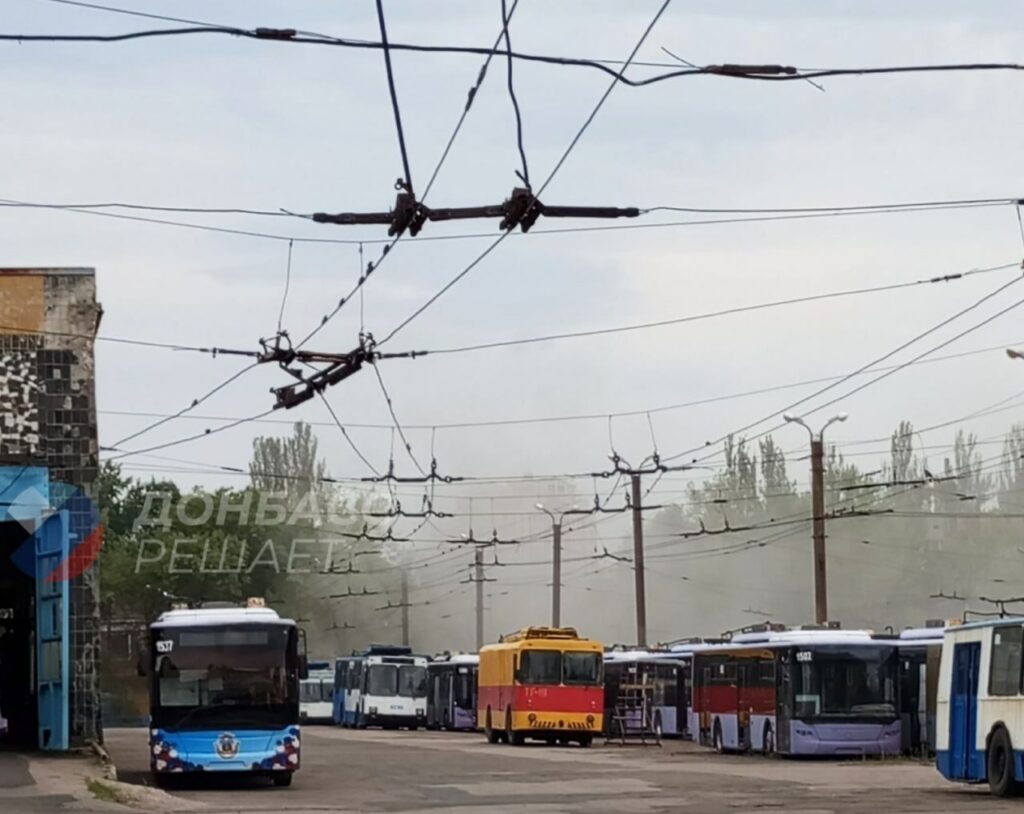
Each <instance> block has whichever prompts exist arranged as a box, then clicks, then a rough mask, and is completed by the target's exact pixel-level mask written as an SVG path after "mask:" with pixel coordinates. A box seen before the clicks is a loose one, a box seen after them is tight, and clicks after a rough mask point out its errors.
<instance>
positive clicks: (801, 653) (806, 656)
mask: <svg viewBox="0 0 1024 814" xmlns="http://www.w3.org/2000/svg"><path fill="white" fill-rule="evenodd" d="M811 658H812V656H811V651H810V650H797V651H796V660H797V661H799V662H808V661H810V660H811Z"/></svg>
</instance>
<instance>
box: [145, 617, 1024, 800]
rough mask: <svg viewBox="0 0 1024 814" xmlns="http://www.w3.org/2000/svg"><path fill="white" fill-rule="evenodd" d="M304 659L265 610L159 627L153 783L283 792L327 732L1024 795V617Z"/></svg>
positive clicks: (288, 627) (377, 648)
mask: <svg viewBox="0 0 1024 814" xmlns="http://www.w3.org/2000/svg"><path fill="white" fill-rule="evenodd" d="M304 651H305V644H304V637H303V635H302V631H301V630H299V629H298V627H297V626H296V624H295V622H294V621H292V620H290V619H285V618H282V617H280V616H279V615H278V614H277V613H276V612H274V611H273V610H271V609H269V608H266V607H264V605H263V603H262V601H259V600H255V601H250V603H249V604H248V606H247V607H242V608H239V607H230V606H218V607H203V608H199V609H187V608H177V609H173V610H171V611H168V612H166V613H163V614H162V615H161V616H160V617H159V618H158V619H157V620H156V621H155V622H154V623H153V624H152V625H151V627H150V638H149V644H148V646H147V647H146V648H145V649H144V650H143V652H142V654H141V656H140V671H141V672H142V673H143V674H144V675H146V676H147V677H148V680H149V688H150V730H149V735H150V738H149V741H150V761H151V769H152V771H153V773H154V775H155V777H156V780H157V782H162V781H163V780H165V779H166V778H168V777H169V776H172V775H175V774H182V773H187V772H214V771H243V772H250V773H255V774H260V775H265V776H267V777H269V778H271V779H273V781H274V782H275V783H276V784H277V785H289V784H290V783H291V779H292V776H293V774H294V772H295V771H296V770H297V769H298V768H299V765H300V754H301V751H300V746H301V744H300V729H299V725H300V721H305V722H309V723H312V722H316V721H329V722H332V723H334V724H338V725H345V726H353V727H362V726H374V725H376V726H382V727H399V726H403V727H407V728H409V729H416V728H418V727H420V726H425V727H430V728H436V729H450V730H460V729H461V730H483V732H484V734H485V735H486V738H487V740H488V741H490V742H492V743H494V742H498V741H504V742H507V743H510V744H519V743H522V742H523V741H524V740H525V739H526V738H532V739H539V740H542V741H547V742H549V743H568V742H576V743H578V744H580V745H583V746H589V745H590V744H591V743H592V741H593V739H594V738H595V737H596V736H598V735H600V734H602V733H605V734H620V735H622V736H623V737H625V736H626V735H628V734H629V729H630V728H631V727H638V728H641V729H643V728H648V727H649V728H650V729H651V730H653V731H654V733H655V734H656V735H657V736H659V737H660V736H663V735H664V736H677V737H683V738H690V739H692V740H694V741H696V742H698V743H701V744H704V745H707V746H709V747H712V748H714V749H717V750H719V751H723V752H725V751H735V752H762V753H779V754H784V755H847V754H856V755H870V754H878V755H895V754H898V753H901V752H903V753H905V752H911V751H918V752H924V751H934V752H935V754H936V760H937V765H938V768H939V771H941V773H942V774H943V775H944V776H945V777H947V778H949V779H950V780H957V781H963V782H970V783H984V782H987V783H988V784H989V786H990V787H991V789H992V791H993V792H994V793H996V794H999V795H1012V794H1015V793H1017V792H1019V791H1021V790H1022V789H1024V619H999V620H989V621H986V622H980V623H972V624H951V625H950V626H949V627H946V628H945V629H943V628H942V627H931V628H923V629H918V630H906V631H903V632H902V633H901V634H899V635H895V634H874V633H870V632H867V631H843V630H835V629H829V630H821V629H813V630H786V629H779V628H775V627H765V628H763V629H750V630H747V631H743V632H740V633H738V634H735V635H732V636H730V637H728V638H727V639H724V640H717V641H702V640H694V641H687V642H681V643H677V644H675V645H673V646H670V647H665V648H661V649H657V650H644V651H636V650H633V651H627V650H621V649H614V648H612V649H608V650H605V649H604V648H603V646H602V645H601V644H600V643H599V642H597V641H594V640H592V639H587V638H584V637H581V636H579V635H578V634H577V633H576V631H575V630H574V629H572V628H524V629H523V630H521V631H518V632H516V633H513V634H511V635H508V636H505V637H503V639H502V641H500V642H499V643H497V644H493V645H487V646H485V647H484V648H482V649H481V651H480V653H479V654H478V655H447V654H446V655H444V656H441V657H438V658H435V659H428V658H427V657H425V656H420V655H416V654H414V653H412V652H411V650H410V649H409V648H407V647H398V646H382V645H374V646H371V647H369V648H368V649H367V650H366V651H364V652H362V653H357V654H355V655H353V656H347V657H342V658H337V659H335V660H334V661H333V663H331V662H313V663H309V662H308V660H307V658H306V656H305V652H304ZM638 693H639V695H637V694H638ZM624 698H631V699H632V700H633V701H635V700H636V699H637V698H640V699H641V705H640V709H641V710H642V715H631V714H629V710H627V711H626V713H624V712H623V699H624ZM632 709H633V711H634V712H635V711H636V708H635V707H634V708H632ZM616 727H618V729H617V730H616Z"/></svg>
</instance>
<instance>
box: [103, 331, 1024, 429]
mask: <svg viewBox="0 0 1024 814" xmlns="http://www.w3.org/2000/svg"><path fill="white" fill-rule="evenodd" d="M1012 344H1024V339H1022V340H1017V341H1014V342H1004V343H1001V344H999V345H991V346H989V347H985V348H976V349H974V350H969V351H962V352H960V353H951V354H947V355H945V356H936V357H934V358H930V359H922V360H921V361H919V362H915V363H914V365H921V364H934V363H938V362H949V361H954V360H957V359H963V358H967V357H971V356H977V355H980V354H984V353H995V352H1000V353H1002V352H1003V351H1004V350H1005V348H1006V346H1007V345H1012ZM895 367H896V365H890V366H888V367H886V366H878V367H871V368H868V369H867V370H865V371H864V373H874V372H877V371H880V370H889V369H893V368H895ZM846 375H847V374H841V375H835V376H819V377H816V378H813V379H802V380H800V381H795V382H786V383H783V384H776V385H769V386H768V387H761V388H756V389H754V390H744V391H740V392H738V393H729V394H725V395H721V396H710V397H708V398H703V399H696V400H693V401H685V402H679V403H675V404H665V405H659V406H655V407H643V408H639V409H636V410H621V411H609V412H601V413H575V414H565V415H549V416H532V417H527V418H505V419H493V420H488V421H455V422H447V423H445V422H434V423H429V424H426V423H419V424H409V423H407V424H405V425H404V426H405V427H406V428H407V429H414V430H434V429H436V430H452V429H469V428H482V427H505V426H520V425H529V424H550V423H562V422H567V421H607V420H608V417H609V416H612V417H616V418H619V417H629V416H640V415H644V414H646V413H663V412H672V411H675V410H682V409H686V408H689V407H699V406H703V405H705V404H717V403H721V402H725V401H733V400H735V399H741V398H750V397H752V396H760V395H764V394H766V393H775V392H779V391H783V390H791V389H793V388H797V387H808V386H810V385H813V384H821V383H822V382H832V381H839V380H840V379H844V378H846ZM97 412H99V413H100V414H101V415H118V416H135V417H139V418H166V417H167V415H168V414H166V413H156V412H148V411H137V410H98V411H97ZM182 418H185V419H190V420H195V421H225V422H226V421H235V420H236V419H237V416H216V415H184V416H182ZM259 423H264V424H281V425H285V424H287V425H289V426H290V425H292V424H294V423H295V422H294V421H292V420H290V419H284V418H277V419H274V418H272V419H265V420H262V421H261V422H259ZM306 423H308V424H311V425H312V426H315V427H331V426H334V425H333V424H331V423H330V422H322V421H308V422H306ZM347 426H348V427H349V428H351V429H364V430H365V429H372V430H390V429H392V426H393V425H391V424H377V423H365V422H349V423H348V424H347Z"/></svg>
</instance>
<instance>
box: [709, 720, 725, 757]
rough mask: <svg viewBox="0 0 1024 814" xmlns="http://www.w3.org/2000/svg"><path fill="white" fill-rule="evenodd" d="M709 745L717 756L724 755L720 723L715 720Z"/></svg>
mask: <svg viewBox="0 0 1024 814" xmlns="http://www.w3.org/2000/svg"><path fill="white" fill-rule="evenodd" d="M711 745H712V746H713V747H714V749H715V751H716V752H718V754H720V755H721V754H724V753H725V741H724V740H723V739H722V722H721V721H719V720H718V719H717V718H716V719H715V730H714V734H713V735H712V736H711Z"/></svg>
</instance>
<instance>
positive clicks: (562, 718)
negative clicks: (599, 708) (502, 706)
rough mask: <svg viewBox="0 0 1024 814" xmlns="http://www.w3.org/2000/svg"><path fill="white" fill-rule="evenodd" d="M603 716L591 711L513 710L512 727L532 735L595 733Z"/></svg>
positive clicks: (600, 724)
mask: <svg viewBox="0 0 1024 814" xmlns="http://www.w3.org/2000/svg"><path fill="white" fill-rule="evenodd" d="M603 726H604V716H603V715H602V714H600V713H591V712H513V713H512V728H513V729H515V730H517V731H521V732H527V733H533V734H534V735H538V736H543V735H548V734H550V735H557V736H565V735H570V736H571V735H576V736H579V735H586V734H590V735H596V734H599V733H600V732H601V729H602V727H603Z"/></svg>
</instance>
